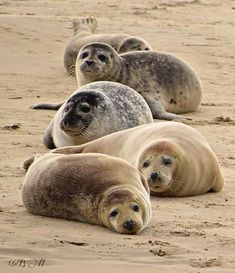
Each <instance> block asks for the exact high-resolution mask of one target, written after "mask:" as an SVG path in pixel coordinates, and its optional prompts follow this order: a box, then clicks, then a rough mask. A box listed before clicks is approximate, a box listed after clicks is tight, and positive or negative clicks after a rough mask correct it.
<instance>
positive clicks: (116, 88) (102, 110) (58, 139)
mask: <svg viewBox="0 0 235 273" xmlns="http://www.w3.org/2000/svg"><path fill="white" fill-rule="evenodd" d="M150 122H153V118H152V113H151V111H150V109H149V107H148V104H147V103H146V102H145V100H144V99H143V98H142V97H141V96H140V95H139V94H138V93H137V92H135V90H133V89H131V88H130V87H128V86H125V85H122V84H120V83H116V82H95V83H91V84H88V85H86V86H83V87H82V88H80V89H78V90H77V91H75V92H74V93H73V94H72V95H71V96H70V97H69V98H68V99H67V101H66V102H65V103H64V104H63V105H62V107H60V109H59V110H58V112H57V113H56V115H55V116H54V118H53V119H52V121H51V123H50V124H49V126H48V128H47V129H46V131H45V134H44V138H43V143H44V145H45V146H46V147H47V148H49V149H53V148H55V147H62V146H69V145H78V144H83V143H86V142H88V141H91V140H94V139H96V138H99V137H102V136H104V135H108V134H110V133H113V132H116V131H120V130H124V129H127V128H131V127H135V126H138V125H142V124H146V123H150Z"/></svg>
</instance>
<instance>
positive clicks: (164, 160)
mask: <svg viewBox="0 0 235 273" xmlns="http://www.w3.org/2000/svg"><path fill="white" fill-rule="evenodd" d="M161 163H162V164H163V165H165V166H171V165H172V159H171V158H169V157H164V156H162V157H161Z"/></svg>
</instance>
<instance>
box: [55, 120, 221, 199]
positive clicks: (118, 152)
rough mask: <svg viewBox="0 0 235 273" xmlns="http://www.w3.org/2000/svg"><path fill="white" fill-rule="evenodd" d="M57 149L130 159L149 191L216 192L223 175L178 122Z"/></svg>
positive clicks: (203, 144)
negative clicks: (147, 185)
mask: <svg viewBox="0 0 235 273" xmlns="http://www.w3.org/2000/svg"><path fill="white" fill-rule="evenodd" d="M52 152H58V153H88V152H89V153H91V152H96V153H103V154H108V155H111V156H117V157H120V158H123V159H125V160H127V161H128V162H130V163H131V164H132V165H133V166H134V167H136V168H137V169H138V170H139V171H140V172H141V173H142V174H143V175H144V176H145V177H146V179H147V181H148V184H149V187H150V190H151V194H152V195H157V196H178V197H180V196H193V195H198V194H203V193H206V192H208V191H214V192H218V191H220V190H221V189H222V188H223V185H224V179H223V175H222V173H221V170H220V166H219V163H218V160H217V158H216V155H215V153H214V152H213V151H212V149H211V148H210V146H209V144H208V143H207V141H206V139H205V138H204V137H203V136H202V135H201V134H199V132H197V131H196V130H195V129H193V128H192V127H190V126H188V125H185V124H182V123H179V122H158V123H152V124H147V125H142V126H138V127H135V128H132V129H127V130H124V131H122V132H116V133H113V134H111V135H108V136H105V137H102V138H100V139H97V140H95V141H92V142H89V143H86V144H84V145H80V146H73V147H72V146H71V147H65V148H58V149H56V150H52Z"/></svg>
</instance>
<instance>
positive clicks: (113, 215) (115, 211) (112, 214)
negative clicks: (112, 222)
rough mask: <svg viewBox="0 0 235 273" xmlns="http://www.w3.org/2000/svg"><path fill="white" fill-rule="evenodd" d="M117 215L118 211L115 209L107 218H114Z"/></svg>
mask: <svg viewBox="0 0 235 273" xmlns="http://www.w3.org/2000/svg"><path fill="white" fill-rule="evenodd" d="M117 215H118V211H117V210H116V209H115V210H113V211H112V212H111V213H110V214H109V217H110V218H113V217H116V216H117Z"/></svg>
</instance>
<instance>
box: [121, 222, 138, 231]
mask: <svg viewBox="0 0 235 273" xmlns="http://www.w3.org/2000/svg"><path fill="white" fill-rule="evenodd" d="M123 227H124V228H125V229H126V230H128V231H129V232H131V231H134V230H135V227H136V222H135V221H133V220H132V219H128V220H126V221H125V222H124V223H123Z"/></svg>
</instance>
